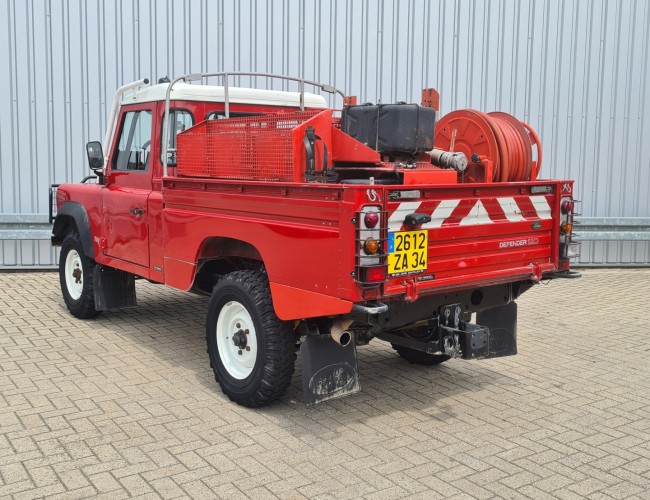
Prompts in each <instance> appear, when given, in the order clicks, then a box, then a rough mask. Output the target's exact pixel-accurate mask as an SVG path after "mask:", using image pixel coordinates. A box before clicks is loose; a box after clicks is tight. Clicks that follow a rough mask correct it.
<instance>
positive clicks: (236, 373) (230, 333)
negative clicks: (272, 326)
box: [215, 300, 257, 380]
mask: <svg viewBox="0 0 650 500" xmlns="http://www.w3.org/2000/svg"><path fill="white" fill-rule="evenodd" d="M246 331H248V334H245V333H242V332H246ZM238 333H239V335H237V334H238ZM215 335H216V336H217V349H218V350H219V358H221V362H222V363H223V366H224V367H225V369H226V370H227V371H228V373H229V374H230V375H231V376H232V377H234V378H236V379H238V380H243V379H245V378H246V377H248V376H249V375H250V374H251V373H252V371H253V368H254V367H255V362H256V360H257V335H256V334H255V326H254V325H253V319H252V318H251V315H250V314H249V313H248V310H247V309H246V308H245V307H244V306H243V305H242V304H240V303H239V302H237V301H236V300H233V301H230V302H226V303H225V304H224V306H223V307H222V308H221V311H220V312H219V318H218V319H217V328H216V332H215ZM241 335H245V339H246V344H245V346H243V345H242V342H241V341H240V342H239V345H237V344H236V341H237V340H240V339H241Z"/></svg>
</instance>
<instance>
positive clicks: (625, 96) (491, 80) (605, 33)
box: [0, 0, 650, 267]
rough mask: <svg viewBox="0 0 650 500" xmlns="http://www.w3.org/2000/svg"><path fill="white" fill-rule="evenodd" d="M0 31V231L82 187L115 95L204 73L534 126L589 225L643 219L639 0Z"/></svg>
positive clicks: (261, 11) (18, 15)
mask: <svg viewBox="0 0 650 500" xmlns="http://www.w3.org/2000/svg"><path fill="white" fill-rule="evenodd" d="M0 31H1V32H2V33H4V34H3V35H2V36H0V75H2V77H0V224H2V223H6V222H7V221H10V220H14V221H16V220H17V221H23V222H24V221H27V222H29V221H33V220H36V221H40V220H42V219H43V217H44V215H43V214H46V213H47V209H48V205H47V188H48V185H49V184H50V183H51V182H66V181H79V180H80V179H81V178H82V177H84V176H85V175H86V173H87V169H86V160H85V157H84V148H83V146H84V144H85V142H86V141H88V140H90V139H101V138H102V137H103V133H104V127H105V123H106V115H107V111H108V109H107V108H108V106H109V105H110V102H111V100H112V94H113V92H114V90H115V89H116V88H117V87H119V86H120V85H122V84H124V83H127V82H130V81H133V80H135V79H138V78H142V77H149V78H152V79H157V78H158V77H160V76H163V75H170V76H178V75H180V74H183V73H189V72H197V71H208V70H210V71H225V70H240V71H264V72H276V73H283V74H288V75H294V76H302V77H305V78H308V79H313V80H319V81H323V82H327V83H331V84H333V85H335V86H337V87H340V88H344V89H346V90H347V92H348V93H350V94H355V95H358V96H359V97H360V99H361V100H362V101H379V100H381V101H383V102H393V101H396V100H406V101H414V102H417V101H419V97H420V96H419V92H420V89H421V88H423V87H429V86H433V87H436V88H438V89H439V91H440V93H441V97H442V99H441V105H442V112H443V113H445V112H448V111H450V110H453V109H458V108H464V107H473V108H478V109H482V110H485V111H491V110H495V109H499V110H503V111H507V112H510V113H512V114H514V115H516V116H517V117H518V118H520V119H523V120H526V121H528V122H530V123H531V124H532V125H533V126H534V127H535V128H536V129H537V130H538V132H539V133H540V135H541V137H542V140H543V144H544V151H545V155H544V164H545V165H544V168H543V175H544V176H549V177H572V178H575V179H577V180H578V184H577V186H578V187H577V192H578V196H579V198H580V199H582V200H583V205H582V209H583V214H584V215H585V216H587V217H599V218H612V217H633V218H646V219H650V196H648V192H649V191H650V155H648V154H647V151H646V148H644V146H646V145H647V144H648V143H650V95H649V94H650V91H649V90H648V87H649V86H650V77H649V72H650V69H649V68H648V66H649V65H650V64H649V57H650V56H649V54H650V2H648V1H645V0H618V1H614V0H590V1H584V0H567V1H560V0H544V1H540V0H528V1H526V0H491V1H480V0H439V1H426V0H375V1H370V0H359V1H352V0H339V1H336V0H332V1H320V0H315V1H299V0H248V1H234V0H232V1H208V0H185V1H172V0H167V1H165V0H160V1H156V0H133V1H130V0H97V1H91V0H88V1H84V0H78V1H67V0H40V1H36V0H33V1H25V0H0ZM240 83H241V84H242V85H250V84H251V83H253V84H254V83H256V84H257V85H264V84H265V82H264V81H263V80H261V79H258V81H257V82H250V81H249V80H248V79H242V80H241V82H240ZM33 214H41V215H40V217H39V215H33ZM12 218H13V219H12ZM608 220H609V219H608ZM2 227H3V226H0V228H2ZM5 234H7V233H5ZM0 244H1V245H0V266H3V267H18V266H42V265H50V264H53V263H54V258H55V254H54V252H52V251H51V250H50V249H49V248H48V244H47V242H46V241H45V242H44V241H20V240H15V239H4V240H0ZM581 260H582V262H585V263H614V264H615V263H639V264H643V263H650V248H649V246H648V243H647V242H645V241H641V242H618V241H599V242H593V243H586V244H585V245H584V248H583V256H582V258H581Z"/></svg>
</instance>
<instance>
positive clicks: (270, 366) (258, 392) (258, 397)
mask: <svg viewBox="0 0 650 500" xmlns="http://www.w3.org/2000/svg"><path fill="white" fill-rule="evenodd" d="M224 294H225V295H226V296H230V297H234V298H235V299H236V300H238V301H239V302H240V303H242V305H244V306H245V307H246V308H247V309H248V312H249V314H250V315H251V318H252V320H253V323H254V325H255V333H256V336H257V345H258V359H257V361H256V366H255V367H254V368H253V372H252V373H251V375H249V377H248V378H247V379H245V380H246V381H247V388H241V387H237V385H238V382H239V384H241V381H237V379H235V378H233V377H232V376H231V375H230V374H229V373H228V372H227V370H226V369H225V368H224V367H223V364H222V362H221V358H220V356H219V351H218V348H217V341H216V325H217V319H218V317H219V310H215V309H217V308H220V307H219V301H220V300H222V296H223V295H224ZM237 295H239V297H237ZM250 306H253V307H250ZM206 341H207V344H208V354H209V356H210V366H211V367H212V368H213V371H214V376H215V380H216V381H217V382H218V383H219V385H220V386H221V390H222V391H223V393H224V394H225V395H226V396H228V397H229V398H230V399H231V400H232V401H234V402H235V403H237V404H239V405H242V406H246V407H248V408H256V407H260V406H265V405H267V404H269V403H271V402H273V401H275V400H277V399H278V398H280V397H281V396H282V395H283V394H284V393H285V392H286V390H287V388H288V387H289V385H290V384H291V379H292V377H293V373H294V370H295V363H296V352H295V336H294V335H293V332H292V329H291V325H290V323H289V322H286V321H281V320H280V319H279V318H278V317H277V315H276V314H275V309H274V308H273V300H272V298H271V291H270V288H269V283H268V279H267V277H266V275H264V274H262V273H261V272H259V271H234V272H232V273H229V274H227V275H225V276H224V277H223V278H221V279H220V280H219V282H218V283H217V284H216V285H215V287H214V289H213V290H212V297H211V299H210V304H209V306H208V317H207V320H206ZM261 358H262V359H261ZM260 361H262V362H263V366H260V365H259V362H260Z"/></svg>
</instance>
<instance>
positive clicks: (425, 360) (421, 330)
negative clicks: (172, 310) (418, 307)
mask: <svg viewBox="0 0 650 500" xmlns="http://www.w3.org/2000/svg"><path fill="white" fill-rule="evenodd" d="M395 333H397V334H399V335H403V336H404V337H406V338H407V339H409V340H415V341H417V342H422V343H423V344H424V343H425V342H428V341H429V340H432V337H433V332H432V331H430V330H429V327H428V325H427V324H426V323H425V322H420V323H416V324H414V325H410V326H407V327H404V328H402V329H400V330H397V331H395ZM391 345H392V346H393V349H395V350H396V351H397V354H399V355H400V356H401V357H402V358H404V359H405V360H406V361H408V362H409V363H415V364H418V365H429V366H431V365H439V364H440V363H444V362H445V361H447V360H448V359H450V358H449V356H447V355H446V354H428V353H426V352H424V351H417V350H415V349H411V348H410V347H405V346H402V345H397V344H391Z"/></svg>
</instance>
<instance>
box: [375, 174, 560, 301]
mask: <svg viewBox="0 0 650 500" xmlns="http://www.w3.org/2000/svg"><path fill="white" fill-rule="evenodd" d="M558 188H559V186H558V185H556V184H554V183H549V182H545V183H544V185H543V186H540V185H539V184H537V183H536V184H530V185H529V184H527V185H524V186H522V184H517V185H512V184H509V185H500V186H497V185H494V184H492V185H490V186H487V187H476V185H473V186H466V187H465V186H463V187H458V188H456V187H455V188H453V189H449V187H447V188H440V187H431V188H421V189H418V190H411V191H407V192H399V191H398V192H392V193H390V195H391V196H390V197H389V201H388V203H387V212H388V224H387V226H388V234H387V241H388V243H387V247H388V248H387V250H388V273H389V276H388V281H387V283H386V284H385V288H384V294H385V295H394V294H398V293H407V294H409V295H411V294H412V293H413V292H412V291H410V290H409V287H410V288H413V287H412V286H411V285H414V284H415V285H417V290H418V293H422V292H423V291H425V290H427V289H431V290H437V289H440V288H449V287H456V286H459V285H467V284H472V283H475V284H479V283H496V282H503V281H508V280H513V279H525V278H536V279H540V278H541V273H543V272H546V271H550V270H554V269H556V266H557V259H558V245H559V243H558V241H559V240H558V227H559V218H558V215H557V214H558V212H559V198H558V195H557V192H558ZM540 191H541V192H540ZM544 191H548V192H544ZM407 193H408V194H407ZM404 195H406V196H411V197H412V198H411V199H405V198H404ZM398 196H399V197H400V198H399V199H395V198H397V197H398ZM409 214H418V215H419V214H424V215H426V216H430V217H431V220H430V221H428V222H424V223H423V224H422V225H421V226H413V225H407V224H405V218H406V217H407V216H408V215H409ZM427 218H428V217H425V218H424V220H425V221H426V220H427Z"/></svg>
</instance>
